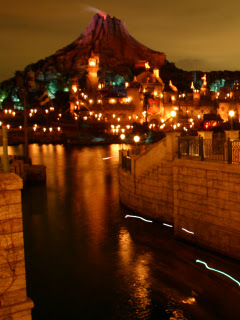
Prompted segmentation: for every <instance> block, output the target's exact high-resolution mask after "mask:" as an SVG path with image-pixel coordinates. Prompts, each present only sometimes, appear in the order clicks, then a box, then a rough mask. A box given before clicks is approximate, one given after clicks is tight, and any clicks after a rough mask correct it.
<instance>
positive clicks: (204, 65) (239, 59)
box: [0, 0, 240, 81]
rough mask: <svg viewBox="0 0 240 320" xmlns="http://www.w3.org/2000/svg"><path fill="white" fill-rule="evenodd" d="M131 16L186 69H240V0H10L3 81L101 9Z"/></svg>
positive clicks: (2, 26)
mask: <svg viewBox="0 0 240 320" xmlns="http://www.w3.org/2000/svg"><path fill="white" fill-rule="evenodd" d="M93 8H97V9H99V10H101V11H104V12H106V13H108V14H109V15H112V16H116V17H117V18H119V19H121V20H123V21H125V23H126V27H127V29H128V31H129V33H130V34H131V35H132V36H133V37H134V38H135V39H136V40H138V41H139V42H141V43H142V44H144V45H146V46H147V47H149V48H151V49H154V50H157V51H161V52H165V53H166V55H167V59H168V60H169V61H170V62H174V63H175V64H176V66H177V67H179V68H183V69H184V70H202V71H210V70H240V41H239V25H240V20H239V9H240V1H239V0H229V1H217V0H202V1H194V0H181V1H180V0H171V1H165V2H164V1H160V0H148V1H146V0H144V1H143V0H121V1H116V0H115V1H113V0H99V1H97V0H96V1H91V2H90V3H88V2H81V1H78V0H42V1H38V0H35V1H32V0H21V1H20V0H8V1H5V2H4V3H1V11H0V12H1V13H0V40H1V49H0V61H1V69H0V81H2V80H5V79H8V78H9V77H12V76H13V75H14V72H15V71H16V70H23V69H24V67H25V66H26V65H28V64H30V63H34V62H37V61H38V60H40V59H43V58H45V57H47V56H49V55H51V54H53V53H55V52H56V51H57V50H58V49H61V48H63V47H64V46H66V45H68V44H70V43H71V42H73V41H74V40H75V39H76V38H78V37H79V35H80V34H81V33H82V32H83V30H84V29H85V28H86V27H87V25H88V24H89V22H90V20H91V18H92V17H93V15H94V14H95V13H96V11H95V12H94V10H93Z"/></svg>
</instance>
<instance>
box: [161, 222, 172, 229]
mask: <svg viewBox="0 0 240 320" xmlns="http://www.w3.org/2000/svg"><path fill="white" fill-rule="evenodd" d="M163 225H164V226H166V227H169V228H173V226H172V225H171V224H167V223H163Z"/></svg>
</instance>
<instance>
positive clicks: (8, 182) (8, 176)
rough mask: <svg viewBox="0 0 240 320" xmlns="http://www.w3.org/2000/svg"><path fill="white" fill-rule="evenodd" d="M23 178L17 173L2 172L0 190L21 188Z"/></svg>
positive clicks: (0, 174)
mask: <svg viewBox="0 0 240 320" xmlns="http://www.w3.org/2000/svg"><path fill="white" fill-rule="evenodd" d="M22 188H23V180H22V179H21V178H20V177H19V176H18V175H16V174H15V173H0V191H2V190H4V191H8V190H20V189H22Z"/></svg>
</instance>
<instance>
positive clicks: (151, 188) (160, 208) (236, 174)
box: [119, 134, 240, 259]
mask: <svg viewBox="0 0 240 320" xmlns="http://www.w3.org/2000/svg"><path fill="white" fill-rule="evenodd" d="M175 138H176V136H174V135H173V134H170V135H169V136H167V138H166V140H163V141H162V142H160V143H158V144H156V145H154V146H153V147H152V148H151V149H149V150H147V152H145V153H144V154H143V155H140V156H138V157H133V158H132V168H133V170H132V172H131V173H130V172H129V171H124V170H122V169H121V168H120V169H119V183H120V201H121V202H122V203H123V204H124V205H126V206H127V207H129V208H130V209H132V210H134V211H136V212H139V213H140V214H142V215H143V216H145V217H147V218H152V219H156V220H159V221H161V222H166V223H171V224H174V234H175V236H176V238H180V239H184V240H186V241H188V242H191V243H194V244H197V245H199V246H202V247H205V248H208V249H212V250H215V251H218V252H221V253H223V254H225V255H228V256H230V257H234V258H237V259H240V184H239V181H240V166H237V165H230V164H225V163H221V162H211V161H200V160H190V159H189V158H185V159H177V158H176V156H175V150H176V141H175V140H176V139H175ZM157 148H160V149H161V151H159V150H158V152H156V149H157ZM171 150H172V157H171V156H170V153H171ZM196 159H197V158H196Z"/></svg>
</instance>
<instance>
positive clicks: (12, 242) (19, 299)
mask: <svg viewBox="0 0 240 320" xmlns="http://www.w3.org/2000/svg"><path fill="white" fill-rule="evenodd" d="M22 186H23V183H22V179H21V178H19V177H18V176H17V175H16V174H13V173H3V174H0V279H1V280H0V320H3V319H12V320H18V319H21V320H23V319H24V320H31V319H32V316H31V309H32V308H33V302H32V301H31V300H30V299H29V298H28V297H27V293H26V276H25V258H24V243H23V225H22V206H21V189H22Z"/></svg>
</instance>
